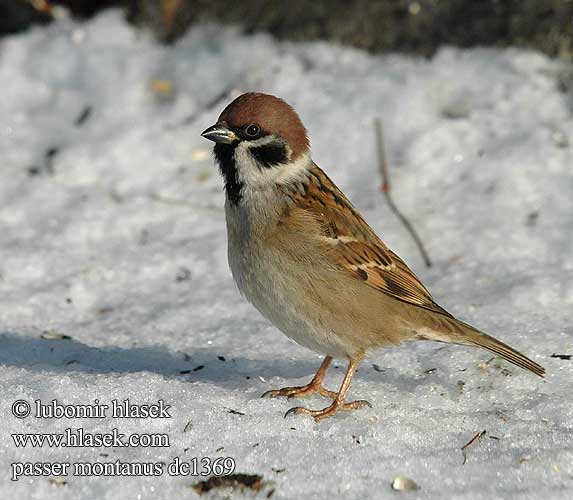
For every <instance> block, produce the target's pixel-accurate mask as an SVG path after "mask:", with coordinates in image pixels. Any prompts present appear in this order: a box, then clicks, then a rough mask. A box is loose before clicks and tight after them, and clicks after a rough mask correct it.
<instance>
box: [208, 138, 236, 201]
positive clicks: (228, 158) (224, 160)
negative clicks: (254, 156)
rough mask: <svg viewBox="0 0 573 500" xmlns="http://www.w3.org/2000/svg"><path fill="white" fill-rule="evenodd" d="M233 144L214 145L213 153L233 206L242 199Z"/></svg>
mask: <svg viewBox="0 0 573 500" xmlns="http://www.w3.org/2000/svg"><path fill="white" fill-rule="evenodd" d="M235 147H236V146H235V145H234V144H215V148H214V149H213V151H214V152H215V159H216V160H217V163H218V164H219V170H220V171H221V174H222V175H223V179H224V180H225V192H226V193H227V198H228V199H229V201H230V202H231V203H232V204H233V205H238V204H239V202H240V201H241V198H242V197H243V193H242V192H243V183H242V182H240V181H239V177H238V175H237V166H236V164H235Z"/></svg>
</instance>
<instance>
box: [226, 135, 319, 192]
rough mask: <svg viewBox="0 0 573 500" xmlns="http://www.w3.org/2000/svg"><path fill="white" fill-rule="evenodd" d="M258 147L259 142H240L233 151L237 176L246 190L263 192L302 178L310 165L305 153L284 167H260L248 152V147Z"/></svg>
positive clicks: (310, 162)
mask: <svg viewBox="0 0 573 500" xmlns="http://www.w3.org/2000/svg"><path fill="white" fill-rule="evenodd" d="M260 145H262V143H259V141H253V142H251V143H247V142H242V143H240V144H239V145H238V146H237V148H236V149H235V164H236V165H237V175H238V177H239V180H240V181H242V182H243V184H244V187H245V189H246V190H264V189H266V188H271V187H274V186H276V185H277V184H288V183H290V182H293V181H296V180H298V179H300V178H301V177H303V176H304V175H305V173H306V172H307V171H308V169H309V168H310V167H311V165H312V160H311V159H310V154H308V153H306V154H304V155H302V156H301V157H300V158H297V159H296V160H294V161H290V162H289V163H287V164H285V165H280V166H275V167H271V168H265V167H261V165H259V164H258V163H257V161H256V160H255V159H254V158H253V156H252V155H251V154H250V152H249V147H251V146H260Z"/></svg>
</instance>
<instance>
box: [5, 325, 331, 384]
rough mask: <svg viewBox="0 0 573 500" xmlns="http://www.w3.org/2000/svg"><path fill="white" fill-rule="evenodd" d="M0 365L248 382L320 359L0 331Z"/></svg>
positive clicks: (286, 374)
mask: <svg viewBox="0 0 573 500" xmlns="http://www.w3.org/2000/svg"><path fill="white" fill-rule="evenodd" d="M0 345H1V346H2V348H1V349H0V365H4V366H16V367H20V368H25V369H27V370H34V371H38V372H46V371H47V372H54V373H62V372H69V373H73V372H76V373H93V374H105V373H110V374H111V373H115V374H122V373H137V372H147V373H156V374H159V375H163V376H165V377H173V378H179V379H181V380H186V379H188V380H191V381H202V382H213V383H216V384H218V385H224V386H227V387H229V386H243V385H248V380H249V379H255V378H258V377H264V378H268V377H275V376H276V377H283V378H285V379H290V378H300V377H303V376H312V375H313V374H314V372H315V371H316V370H317V368H318V366H319V365H320V360H312V359H297V360H292V359H291V358H288V359H287V358H284V359H281V358H276V357H273V356H270V357H265V356H261V358H258V359H248V358H244V357H235V356H227V355H225V353H224V352H213V351H211V350H209V349H204V348H202V349H196V350H194V351H192V352H191V354H187V353H184V352H174V351H170V350H168V349H166V348H165V347H163V346H160V345H154V346H142V347H137V346H136V347H118V346H105V347H94V346H90V345H87V344H84V343H82V342H79V341H77V340H75V339H72V338H65V339H44V338H41V337H32V336H26V335H19V334H17V333H14V332H1V333H0Z"/></svg>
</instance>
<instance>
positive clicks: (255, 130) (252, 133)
mask: <svg viewBox="0 0 573 500" xmlns="http://www.w3.org/2000/svg"><path fill="white" fill-rule="evenodd" d="M260 133H261V128H260V127H259V126H258V125H256V124H255V123H252V124H251V125H248V126H247V127H246V128H245V134H247V136H248V137H250V138H251V139H254V138H255V137H258V136H259V134H260Z"/></svg>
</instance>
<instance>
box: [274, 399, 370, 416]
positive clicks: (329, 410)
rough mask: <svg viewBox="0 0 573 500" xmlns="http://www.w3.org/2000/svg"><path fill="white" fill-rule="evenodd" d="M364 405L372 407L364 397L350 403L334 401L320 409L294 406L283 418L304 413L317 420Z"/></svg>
mask: <svg viewBox="0 0 573 500" xmlns="http://www.w3.org/2000/svg"><path fill="white" fill-rule="evenodd" d="M364 407H368V408H372V405H371V404H370V403H369V402H368V401H366V400H365V399H359V400H357V401H352V402H350V403H337V402H336V401H335V402H333V403H332V404H331V405H330V406H327V407H326V408H324V409H322V410H309V409H308V408H303V407H302V406H295V407H294V408H291V409H290V410H288V411H287V412H286V413H285V415H284V418H287V417H289V416H291V415H300V414H305V415H310V416H311V417H312V418H314V420H315V421H316V422H318V421H319V420H322V419H323V418H327V417H331V416H332V415H334V414H335V413H336V412H338V411H339V410H358V409H360V408H364Z"/></svg>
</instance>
